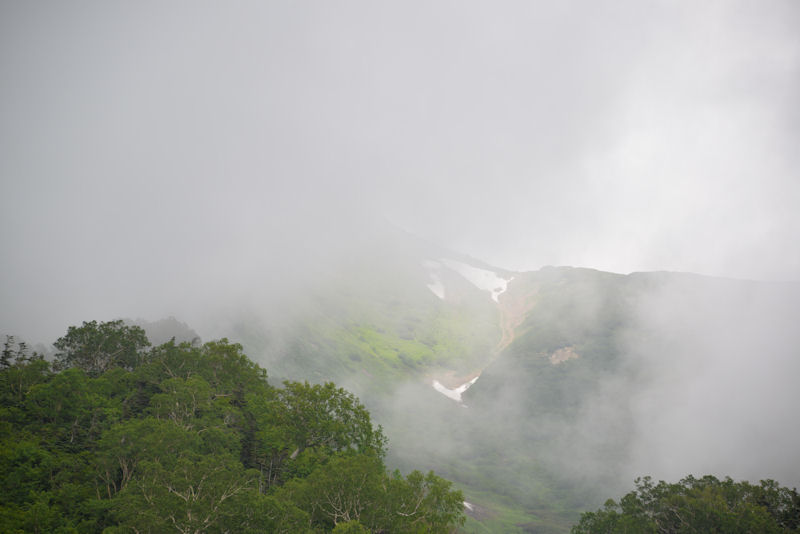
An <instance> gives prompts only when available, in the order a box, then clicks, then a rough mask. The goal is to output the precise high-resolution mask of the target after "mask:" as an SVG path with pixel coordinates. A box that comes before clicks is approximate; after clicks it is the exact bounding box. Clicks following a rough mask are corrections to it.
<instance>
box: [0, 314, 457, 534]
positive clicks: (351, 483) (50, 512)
mask: <svg viewBox="0 0 800 534" xmlns="http://www.w3.org/2000/svg"><path fill="white" fill-rule="evenodd" d="M148 345H149V343H148V341H147V339H146V338H145V337H144V335H143V333H142V331H141V329H139V328H138V327H127V326H124V325H123V324H122V323H121V322H119V321H116V322H111V323H100V324H98V323H97V322H94V321H93V322H91V323H84V324H83V326H82V327H80V328H74V327H73V328H70V329H69V331H68V333H67V335H66V336H65V337H63V338H61V339H59V341H58V342H57V343H56V346H57V347H58V348H59V350H60V351H61V352H60V353H59V354H58V356H57V362H56V366H57V367H58V368H59V369H61V370H60V371H54V370H53V369H51V365H50V364H49V363H48V362H47V361H44V360H43V359H41V358H40V357H38V356H37V355H33V356H29V355H28V353H27V348H26V347H25V346H24V345H18V344H15V343H14V340H13V338H7V342H6V345H5V350H4V352H3V357H2V362H0V363H1V365H0V400H2V405H1V406H0V431H1V432H0V532H9V533H16V532H48V533H49V532H60V533H72V532H81V533H83V532H88V533H101V532H104V533H107V534H115V533H133V532H141V533H161V532H186V533H188V532H191V533H206V532H207V533H222V532H241V533H257V532H258V533H267V532H270V533H272V532H275V533H280V532H284V533H304V532H307V533H317V532H329V531H332V530H334V529H336V531H337V532H448V531H451V530H452V529H453V528H454V527H455V526H456V525H458V524H460V523H461V522H463V516H462V505H461V501H462V497H461V494H460V492H457V491H452V490H451V488H450V483H449V482H446V481H444V480H443V479H441V478H439V477H436V476H435V475H434V474H433V473H431V474H429V475H427V476H423V475H421V474H419V473H416V472H415V473H412V474H411V475H409V476H408V478H404V477H401V476H399V475H397V474H394V475H392V474H390V473H388V472H387V471H386V468H385V466H384V463H383V455H384V453H385V447H386V439H385V438H384V436H383V433H382V431H381V429H380V428H377V429H376V428H373V426H372V422H371V420H370V416H369V413H368V412H367V411H366V409H365V408H364V406H363V405H362V404H361V403H360V402H359V401H358V399H357V398H356V397H355V396H353V395H352V394H351V393H348V392H347V391H345V390H343V389H340V388H337V387H336V386H334V385H333V384H330V383H328V384H324V385H310V384H308V383H295V382H286V383H285V386H284V387H283V388H275V387H273V386H271V385H269V383H268V382H267V376H266V372H265V371H264V370H263V369H261V368H260V367H258V365H256V364H255V363H253V362H252V361H250V360H249V359H248V358H247V357H246V356H245V355H244V354H243V353H242V348H241V346H240V345H238V344H232V343H228V341H227V340H224V339H223V340H220V341H214V342H210V343H206V344H204V345H202V346H196V345H193V344H190V343H183V344H176V343H175V342H174V341H170V342H168V343H165V344H163V345H161V346H159V347H155V348H153V349H151V350H149V351H147V352H144V348H145V347H147V346H148ZM334 498H335V499H339V500H338V501H332V500H331V499H334ZM331 502H336V503H338V504H337V505H336V506H337V508H336V509H337V510H338V507H339V506H341V507H342V509H343V510H345V512H344V513H343V514H342V513H339V512H337V511H334V509H333V508H331Z"/></svg>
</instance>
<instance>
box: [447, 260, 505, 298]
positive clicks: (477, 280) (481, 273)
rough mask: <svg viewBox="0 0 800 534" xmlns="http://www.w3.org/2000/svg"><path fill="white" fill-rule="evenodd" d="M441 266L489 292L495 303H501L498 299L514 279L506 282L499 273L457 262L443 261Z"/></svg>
mask: <svg viewBox="0 0 800 534" xmlns="http://www.w3.org/2000/svg"><path fill="white" fill-rule="evenodd" d="M441 264H442V265H444V266H445V267H448V268H450V269H452V270H454V271H455V272H457V273H458V274H460V275H461V276H463V277H464V278H465V279H466V280H467V281H468V282H469V283H471V284H472V285H474V286H475V287H477V288H478V289H482V290H484V291H488V292H489V293H490V294H491V296H492V300H494V301H495V302H499V300H497V299H498V297H499V296H500V295H501V294H502V293H504V292H505V291H506V290H507V289H508V283H509V282H510V281H511V280H513V279H514V278H513V277H512V278H509V279H508V280H506V279H505V278H501V277H499V276H498V275H497V273H493V272H492V271H487V270H486V269H479V268H477V267H473V266H472V265H467V264H466V263H462V262H460V261H456V260H449V259H443V260H441Z"/></svg>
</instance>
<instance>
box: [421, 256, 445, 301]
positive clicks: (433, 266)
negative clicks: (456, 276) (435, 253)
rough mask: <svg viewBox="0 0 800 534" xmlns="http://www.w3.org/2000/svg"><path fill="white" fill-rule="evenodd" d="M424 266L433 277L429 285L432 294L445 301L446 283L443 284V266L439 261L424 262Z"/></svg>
mask: <svg viewBox="0 0 800 534" xmlns="http://www.w3.org/2000/svg"><path fill="white" fill-rule="evenodd" d="M422 265H424V266H425V267H427V268H428V275H430V277H431V283H430V284H427V285H428V289H430V290H431V292H432V293H433V294H434V295H436V296H437V297H439V298H440V299H442V300H444V283H443V282H442V275H441V270H442V264H441V263H439V262H438V261H424V262H422Z"/></svg>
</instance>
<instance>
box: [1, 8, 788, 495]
mask: <svg viewBox="0 0 800 534" xmlns="http://www.w3.org/2000/svg"><path fill="white" fill-rule="evenodd" d="M799 24H800V4H798V3H797V2H794V1H791V0H786V1H767V2H758V3H755V2H748V1H743V0H742V1H729V2H703V3H697V2H682V3H681V2H662V1H652V2H640V1H632V0H631V1H624V0H623V1H613V2H591V1H575V2H551V3H546V2H512V1H508V2H506V1H502V2H474V1H466V2H463V1H459V2H455V1H442V2H434V3H431V2H398V3H376V2H366V1H346V2H335V3H334V2H285V3H278V2H248V1H240V2H233V3H226V4H225V5H223V4H221V3H219V2H196V1H194V2H182V1H175V2H169V3H163V2H137V3H129V2H116V1H102V2H100V1H77V2H71V3H64V2H54V1H53V2H44V1H43V2H35V3H32V2H16V1H7V2H4V3H2V5H0V72H2V75H1V76H0V199H2V209H0V250H2V269H0V327H2V332H1V333H3V334H5V333H10V334H16V335H18V336H20V337H21V338H23V339H28V340H31V341H33V342H46V343H49V342H52V340H54V339H56V338H57V337H58V336H60V335H62V334H63V333H64V331H65V330H66V327H67V326H68V325H74V324H79V323H80V321H83V320H92V319H98V320H110V319H113V318H118V317H130V318H144V319H149V320H155V319H159V318H162V317H167V316H175V317H177V318H178V319H179V320H180V321H184V322H186V323H187V324H188V325H189V326H191V327H192V328H194V329H196V330H197V331H198V332H199V333H200V335H201V336H202V337H203V338H204V339H210V338H213V337H216V336H220V335H228V334H230V332H231V322H232V321H235V320H237V318H238V317H240V316H241V314H246V313H252V314H255V315H254V316H256V317H257V318H258V319H257V320H258V321H261V323H262V324H269V323H270V322H271V321H273V320H277V318H279V317H281V316H282V315H283V313H282V311H283V306H284V305H285V304H286V303H291V302H296V301H302V300H303V299H304V298H307V297H308V296H309V295H311V294H312V293H313V291H314V290H315V289H316V288H319V287H323V286H324V285H325V283H326V281H328V280H330V279H332V278H336V277H338V276H339V274H338V273H339V272H340V271H341V270H342V269H347V268H348V265H350V266H352V265H353V264H355V263H358V262H360V261H361V259H362V258H369V257H370V255H375V254H380V253H381V252H380V251H381V250H385V249H381V248H379V247H376V246H375V245H376V243H378V242H380V241H381V240H382V239H383V237H382V236H385V235H387V233H397V232H399V233H405V232H407V233H408V234H410V235H414V236H417V237H419V238H421V239H422V240H425V241H426V242H428V243H431V244H432V245H435V246H440V247H442V248H443V249H444V248H446V249H450V250H453V251H457V252H460V253H463V254H467V255H470V256H472V257H474V258H478V259H480V260H482V261H485V262H487V263H488V264H491V265H495V266H497V267H498V268H502V269H509V270H513V271H529V270H537V269H539V268H541V267H543V266H546V265H573V266H583V267H591V268H595V269H600V270H604V271H611V272H616V273H630V272H634V271H655V270H664V271H681V272H693V273H700V274H704V275H710V276H720V277H728V278H732V279H742V280H744V279H748V280H759V281H766V282H770V283H774V284H776V285H774V286H770V287H774V288H775V289H774V291H773V292H770V291H767V292H756V293H757V294H753V295H750V296H748V293H747V290H743V291H744V292H743V293H737V294H736V296H735V297H730V298H733V299H734V300H733V301H732V303H731V306H729V307H727V308H725V307H723V308H722V309H726V310H727V312H726V313H727V314H722V315H720V314H719V313H718V312H719V309H720V308H718V307H715V308H714V309H713V310H706V309H704V308H703V302H705V301H704V300H703V299H702V298H700V297H697V296H695V300H691V302H686V301H681V300H680V299H681V298H684V297H681V296H677V297H676V296H674V295H675V294H673V292H671V291H669V288H666V289H664V290H663V291H661V292H658V293H654V294H652V295H650V296H649V297H648V299H645V300H643V301H642V302H640V303H639V306H640V307H639V308H637V314H636V327H637V328H639V329H641V330H642V331H651V332H652V333H653V337H652V338H649V339H650V340H653V339H655V340H657V341H658V342H659V343H661V345H659V346H657V347H651V346H647V347H643V346H641V340H640V339H635V338H631V339H627V340H625V343H624V344H623V345H621V346H620V351H621V352H622V353H623V354H624V355H625V357H626V358H629V361H630V365H634V366H639V368H638V369H639V371H638V372H641V373H642V374H641V375H638V376H642V377H645V378H646V380H645V381H644V382H637V384H635V385H632V384H628V383H616V382H614V381H609V382H607V383H603V384H601V385H600V388H601V391H606V392H607V393H608V394H607V395H606V396H605V397H604V399H605V400H604V401H603V402H599V401H598V402H597V403H596V404H594V405H593V406H590V407H586V411H585V413H584V414H583V419H582V421H581V423H582V425H580V426H578V427H575V428H574V429H572V430H570V431H569V432H573V434H565V436H567V435H568V436H571V437H575V436H576V435H581V434H582V435H584V436H585V437H587V439H588V440H589V441H588V442H587V443H588V445H587V448H584V449H579V450H580V451H583V452H584V453H586V456H584V458H585V463H584V464H581V465H578V463H575V465H573V468H574V469H576V470H578V469H584V471H585V470H586V469H589V470H591V469H590V467H594V466H595V465H594V464H593V463H592V462H593V460H594V458H593V457H592V456H591V451H592V446H593V445H592V442H591V439H590V438H589V436H592V435H593V430H594V429H595V428H596V427H594V426H592V425H600V426H602V423H604V422H607V421H609V420H611V419H613V413H615V411H616V410H617V408H618V407H619V405H618V403H619V402H625V403H627V402H628V401H627V400H625V401H622V400H620V398H619V397H617V396H615V395H614V392H616V391H618V390H619V388H620V387H622V386H625V387H630V388H633V389H632V399H633V400H631V401H630V402H631V417H632V420H633V421H634V428H635V429H636V431H637V434H636V435H635V436H634V439H635V442H634V446H633V447H632V449H631V451H629V452H630V454H631V457H630V458H631V460H630V464H629V465H630V467H631V469H630V472H625V473H621V476H624V477H630V478H632V476H633V475H634V473H633V471H636V472H637V473H639V472H640V471H641V470H644V469H649V471H650V472H653V473H654V474H656V475H658V476H664V477H673V478H674V477H678V476H682V475H684V474H686V473H687V472H695V473H699V472H701V471H704V470H709V471H714V472H719V473H722V474H732V475H735V476H741V477H759V476H774V477H776V478H779V479H781V478H783V477H781V475H784V474H785V475H786V476H787V477H788V478H789V480H787V482H792V483H800V476H797V472H796V471H795V472H788V471H786V465H787V461H789V460H797V457H796V453H794V452H793V451H796V450H800V446H799V445H800V438H799V437H798V436H797V430H796V429H795V428H794V426H796V425H793V424H792V423H793V417H792V409H793V406H797V405H798V404H797V401H798V398H797V395H796V393H793V384H792V383H791V382H792V380H793V379H794V378H796V377H797V376H800V373H798V371H800V367H799V364H798V359H797V355H798V353H797V348H796V347H798V341H800V340H798V338H797V334H796V333H795V330H796V329H793V327H792V323H793V322H796V319H797V317H798V316H800V310H798V308H797V300H796V299H795V300H794V301H792V300H791V299H786V298H781V299H778V298H777V297H776V295H783V297H786V294H787V293H786V292H785V291H783V290H782V289H781V288H783V287H792V288H795V289H792V290H791V291H794V292H795V295H796V286H782V285H780V283H782V282H786V281H795V282H796V281H800V246H798V243H800V210H798V209H797V205H798V201H800V174H798V169H800V151H798V149H797V148H798V147H799V146H800V104H799V103H798V102H799V101H798V98H797V95H798V94H800V33H798V31H797V28H798V25H799ZM384 244H385V243H384ZM429 259H434V260H435V259H438V258H429ZM742 287H744V286H742ZM709 298H711V297H709ZM721 298H722V299H723V300H724V299H725V298H729V297H721ZM674 299H677V300H674ZM711 300H714V299H711ZM715 302H716V301H715ZM742 303H746V306H745V307H741V306H740V305H741V304H742ZM595 304H596V303H586V305H587V306H589V307H590V309H592V310H594V311H595V312H597V313H602V307H600V308H598V307H596V306H595ZM686 310H691V313H688V314H687V312H686ZM593 313H594V312H593ZM732 325H733V326H732ZM741 325H748V327H747V329H744V330H742V329H741V328H740V326H741ZM754 354H757V355H758V357H757V358H755V357H753V355H754ZM695 361H697V363H695ZM479 384H480V382H479ZM399 391H408V392H409V393H408V394H407V395H402V396H400V397H399V398H398V399H395V406H398V407H402V409H407V410H411V408H408V406H409V403H410V402H411V400H412V399H414V397H415V396H416V395H418V390H417V389H416V386H415V385H408V384H404V385H403V386H402V387H400V389H399ZM431 395H435V392H434V393H431ZM444 401H446V399H444ZM445 406H446V405H445ZM446 409H447V408H442V410H446ZM431 413H437V414H438V413H440V411H439V409H438V408H437V409H435V410H434V409H431ZM465 413H466V412H465ZM459 417H460V416H459ZM574 432H577V433H578V434H575V433H574ZM594 435H596V434H594ZM676 436H679V438H678V439H676ZM451 437H452V436H451ZM439 445H440V450H441V451H447V452H448V453H449V452H452V451H454V450H457V449H458V448H459V447H462V446H466V445H464V444H463V443H461V442H459V441H458V440H455V441H454V440H446V437H442V441H441V442H440V444H439ZM596 445H597V446H598V447H602V446H603V443H602V440H600V442H599V443H597V444H596ZM753 451H758V454H757V460H758V461H754V462H752V463H750V462H745V461H742V460H741V458H745V457H748V456H749V457H753V455H754V452H753ZM590 464H591V465H590Z"/></svg>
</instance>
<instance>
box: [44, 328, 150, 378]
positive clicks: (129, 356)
mask: <svg viewBox="0 0 800 534" xmlns="http://www.w3.org/2000/svg"><path fill="white" fill-rule="evenodd" d="M53 345H54V346H55V347H56V348H57V349H58V351H59V352H58V353H56V363H57V366H58V367H59V368H67V367H78V368H80V369H83V370H84V371H85V372H86V373H87V374H88V375H90V376H97V375H99V374H101V373H103V372H105V371H107V370H109V369H111V368H113V367H122V368H124V369H127V370H131V369H133V368H134V367H137V366H138V365H139V364H140V363H141V359H142V357H143V355H144V352H143V349H145V348H146V347H149V346H150V342H149V341H148V340H147V336H145V333H144V330H142V329H141V328H140V327H138V326H126V325H125V324H124V323H123V322H122V321H109V322H107V323H100V324H98V323H97V321H91V322H84V323H83V325H82V326H80V327H76V326H70V327H69V329H68V330H67V334H66V335H65V336H64V337H61V338H59V339H58V340H57V341H56V342H55V343H53Z"/></svg>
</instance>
